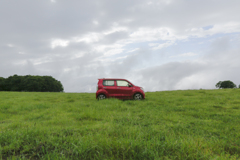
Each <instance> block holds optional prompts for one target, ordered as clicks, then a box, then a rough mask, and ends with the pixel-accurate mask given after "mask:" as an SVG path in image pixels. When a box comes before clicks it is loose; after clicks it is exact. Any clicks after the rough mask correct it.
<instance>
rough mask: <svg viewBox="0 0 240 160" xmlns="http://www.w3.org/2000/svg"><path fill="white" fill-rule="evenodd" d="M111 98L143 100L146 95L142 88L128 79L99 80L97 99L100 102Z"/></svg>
mask: <svg viewBox="0 0 240 160" xmlns="http://www.w3.org/2000/svg"><path fill="white" fill-rule="evenodd" d="M110 97H114V98H118V99H134V100H141V99H145V93H144V90H143V88H142V87H138V86H135V85H133V84H132V83H131V82H129V81H128V80H126V79H116V78H103V79H98V86H97V92H96V98H97V99H99V100H100V99H105V98H110Z"/></svg>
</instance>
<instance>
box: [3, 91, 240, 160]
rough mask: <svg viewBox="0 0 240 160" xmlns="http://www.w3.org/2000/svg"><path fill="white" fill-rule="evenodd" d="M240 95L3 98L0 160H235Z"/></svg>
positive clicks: (238, 143) (16, 95)
mask: <svg viewBox="0 0 240 160" xmlns="http://www.w3.org/2000/svg"><path fill="white" fill-rule="evenodd" d="M239 158H240V90H239V89H224V90H187V91H165V92H147V93H146V99H145V100H143V101H131V100H128V101H121V100H117V99H107V100H102V101H97V100H96V99H95V94H92V93H27V92H21V93H17V92H0V159H184V160H185V159H239Z"/></svg>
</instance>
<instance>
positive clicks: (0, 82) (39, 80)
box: [0, 74, 63, 92]
mask: <svg viewBox="0 0 240 160" xmlns="http://www.w3.org/2000/svg"><path fill="white" fill-rule="evenodd" d="M0 91H26V92H63V86H62V83H61V82H60V81H58V80H56V79H54V78H53V77H51V76H32V75H26V76H18V75H16V74H15V75H13V76H9V77H8V78H3V77H0Z"/></svg>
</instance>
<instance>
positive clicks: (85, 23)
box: [0, 0, 240, 92]
mask: <svg viewBox="0 0 240 160" xmlns="http://www.w3.org/2000/svg"><path fill="white" fill-rule="evenodd" d="M239 61H240V1H239V0H121V1H120V0H88V1H85V0H34V1H33V0H1V1H0V77H4V78H7V77H9V76H11V75H14V74H17V75H29V74H30V75H50V76H52V77H54V78H55V79H57V80H59V81H61V82H62V84H63V86H64V91H65V92H95V91H96V85H97V81H98V80H97V79H98V78H103V77H105V78H126V79H128V80H130V81H131V82H132V83H133V84H135V85H139V86H142V87H144V89H145V91H163V90H179V89H180V90H182V89H184V90H185V89H200V88H202V89H214V88H215V84H216V83H217V82H218V81H223V80H231V81H233V82H234V83H235V84H237V85H239V84H240V74H239V71H240V63H239Z"/></svg>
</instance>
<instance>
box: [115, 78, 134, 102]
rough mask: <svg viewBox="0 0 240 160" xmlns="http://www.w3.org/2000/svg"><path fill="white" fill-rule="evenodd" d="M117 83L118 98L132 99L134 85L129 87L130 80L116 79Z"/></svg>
mask: <svg viewBox="0 0 240 160" xmlns="http://www.w3.org/2000/svg"><path fill="white" fill-rule="evenodd" d="M116 85H117V95H116V96H117V98H120V99H130V98H131V95H132V90H133V87H129V82H127V81H125V80H116Z"/></svg>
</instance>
